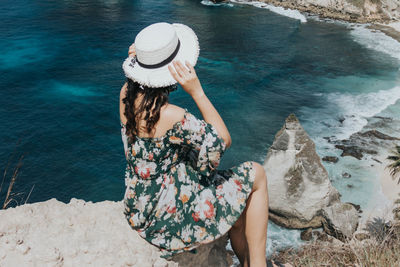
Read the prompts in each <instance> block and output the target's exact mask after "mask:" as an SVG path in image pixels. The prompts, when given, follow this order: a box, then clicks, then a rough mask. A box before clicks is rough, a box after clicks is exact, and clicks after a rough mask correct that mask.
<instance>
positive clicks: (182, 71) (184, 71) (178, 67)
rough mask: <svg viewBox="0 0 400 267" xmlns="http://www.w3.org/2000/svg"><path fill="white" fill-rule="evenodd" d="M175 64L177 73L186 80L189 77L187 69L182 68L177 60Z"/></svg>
mask: <svg viewBox="0 0 400 267" xmlns="http://www.w3.org/2000/svg"><path fill="white" fill-rule="evenodd" d="M175 62H176V65H175V68H176V69H177V70H178V71H179V74H180V75H181V76H182V77H184V78H187V77H188V75H189V71H188V69H187V68H186V67H185V66H183V64H182V63H181V62H180V61H179V60H178V61H175Z"/></svg>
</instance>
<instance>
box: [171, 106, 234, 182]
mask: <svg viewBox="0 0 400 267" xmlns="http://www.w3.org/2000/svg"><path fill="white" fill-rule="evenodd" d="M170 138H172V139H173V138H174V137H173V136H171V137H170ZM175 138H177V139H176V140H175V141H178V142H182V145H185V146H188V147H190V148H191V149H190V151H189V154H191V155H193V154H194V155H195V156H194V157H193V156H190V155H189V156H190V157H191V158H192V165H195V166H194V167H196V169H197V170H198V171H199V172H200V174H201V175H203V176H210V175H211V174H212V173H213V172H214V171H215V170H216V169H217V167H218V165H219V162H220V159H221V157H222V154H223V153H224V151H225V149H226V144H225V141H224V139H222V137H220V136H219V135H218V132H217V130H216V129H215V127H214V126H213V125H211V124H210V123H207V122H206V121H204V120H201V119H198V118H196V117H195V116H194V115H193V114H191V113H189V112H188V111H187V110H186V112H185V117H184V119H183V120H182V121H181V127H179V129H178V136H175ZM171 141H172V142H173V141H174V140H171ZM193 152H194V153H193ZM193 158H194V160H193Z"/></svg>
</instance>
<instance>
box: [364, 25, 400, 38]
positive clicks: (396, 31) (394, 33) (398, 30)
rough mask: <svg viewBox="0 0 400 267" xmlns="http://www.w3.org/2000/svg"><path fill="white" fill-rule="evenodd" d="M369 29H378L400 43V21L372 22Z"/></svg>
mask: <svg viewBox="0 0 400 267" xmlns="http://www.w3.org/2000/svg"><path fill="white" fill-rule="evenodd" d="M367 28H368V29H372V30H378V31H381V32H383V33H384V34H386V35H387V36H389V37H392V38H393V39H395V40H396V41H397V42H399V43H400V21H398V22H393V23H389V24H381V23H377V24H371V25H370V26H368V27H367Z"/></svg>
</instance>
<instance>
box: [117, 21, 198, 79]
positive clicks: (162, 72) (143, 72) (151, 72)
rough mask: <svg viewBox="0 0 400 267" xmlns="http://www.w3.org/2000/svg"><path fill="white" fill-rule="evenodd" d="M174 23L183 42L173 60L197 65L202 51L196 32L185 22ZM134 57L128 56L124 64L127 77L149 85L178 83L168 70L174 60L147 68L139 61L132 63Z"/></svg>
mask: <svg viewBox="0 0 400 267" xmlns="http://www.w3.org/2000/svg"><path fill="white" fill-rule="evenodd" d="M172 25H173V26H174V27H175V30H176V34H177V35H178V38H179V40H180V42H181V46H180V48H179V51H178V53H177V54H176V56H175V58H174V59H173V60H179V61H181V62H182V63H183V64H185V61H188V62H189V63H190V64H191V65H192V66H195V65H196V63H197V59H198V57H199V52H200V47H199V41H198V39H197V36H196V34H195V33H194V31H193V30H192V29H191V28H189V27H188V26H186V25H184V24H180V23H173V24H172ZM132 59H133V57H128V58H126V59H125V61H124V63H123V64H122V68H123V70H124V72H125V76H126V77H127V78H130V79H132V80H133V81H136V82H138V83H140V84H142V85H145V86H147V87H164V86H170V85H173V84H176V83H177V81H176V80H175V79H174V77H172V75H171V73H170V72H169V70H168V66H169V65H171V64H172V61H171V62H170V63H169V64H167V65H165V66H163V67H160V68H156V69H147V68H143V67H141V66H140V65H139V63H138V62H137V61H133V62H134V64H132Z"/></svg>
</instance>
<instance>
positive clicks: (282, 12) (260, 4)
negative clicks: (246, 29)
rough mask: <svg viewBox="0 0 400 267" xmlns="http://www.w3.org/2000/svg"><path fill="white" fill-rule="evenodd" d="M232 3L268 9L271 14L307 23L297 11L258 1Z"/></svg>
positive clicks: (234, 1) (238, 0) (235, 1)
mask: <svg viewBox="0 0 400 267" xmlns="http://www.w3.org/2000/svg"><path fill="white" fill-rule="evenodd" d="M231 2H232V3H238V4H245V5H252V6H254V7H258V8H265V9H268V10H269V11H271V12H274V13H277V14H279V15H282V16H285V17H289V18H292V19H297V20H300V21H301V22H302V23H305V22H307V19H306V17H305V16H304V15H303V14H301V13H300V11H298V10H293V9H289V8H288V9H285V8H283V7H277V6H273V5H269V4H266V3H263V2H259V1H242V0H231Z"/></svg>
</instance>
